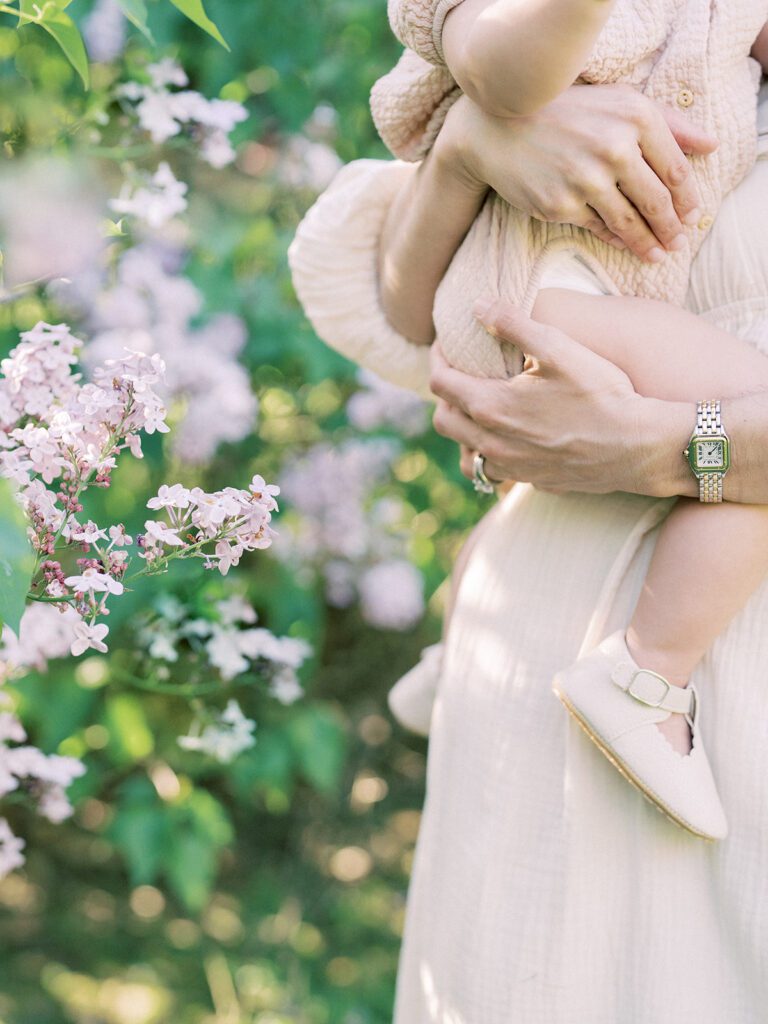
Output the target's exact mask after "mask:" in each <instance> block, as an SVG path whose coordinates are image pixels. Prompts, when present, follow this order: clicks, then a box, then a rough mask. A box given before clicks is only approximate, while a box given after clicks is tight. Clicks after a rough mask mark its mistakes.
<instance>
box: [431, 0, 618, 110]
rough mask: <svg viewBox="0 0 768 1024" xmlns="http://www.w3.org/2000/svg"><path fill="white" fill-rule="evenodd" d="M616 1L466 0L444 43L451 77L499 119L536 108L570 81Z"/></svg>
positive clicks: (456, 9)
mask: <svg viewBox="0 0 768 1024" xmlns="http://www.w3.org/2000/svg"><path fill="white" fill-rule="evenodd" d="M612 7H613V0H463V2H461V3H459V5H458V6H456V7H454V8H453V10H451V12H450V13H449V15H448V17H447V18H446V20H445V24H444V26H443V34H442V45H443V53H444V56H445V60H446V63H447V65H448V68H449V70H450V71H451V74H452V75H453V77H454V78H455V79H456V81H457V82H458V83H459V85H460V86H461V88H462V89H463V90H464V92H465V93H466V94H467V95H468V96H470V97H471V98H472V99H473V100H474V101H475V102H476V103H477V104H478V105H479V106H481V107H482V108H483V109H484V110H486V111H488V113H490V114H495V115H496V116H498V117H515V116H519V115H527V114H532V113H535V111H537V110H538V109H540V108H541V107H543V106H545V105H546V104H547V103H550V102H551V101H552V100H553V99H555V97H556V96H559V95H560V93H561V92H563V91H564V90H565V89H567V88H568V86H570V85H572V84H573V82H574V81H575V80H576V79H577V78H578V76H579V74H580V72H581V69H582V68H583V67H584V64H585V61H586V59H587V57H588V56H589V54H590V52H591V51H592V47H593V45H594V42H595V40H596V39H597V36H598V35H599V33H600V30H601V29H602V27H603V25H604V24H605V22H606V21H607V19H608V16H609V14H610V12H611V8H612Z"/></svg>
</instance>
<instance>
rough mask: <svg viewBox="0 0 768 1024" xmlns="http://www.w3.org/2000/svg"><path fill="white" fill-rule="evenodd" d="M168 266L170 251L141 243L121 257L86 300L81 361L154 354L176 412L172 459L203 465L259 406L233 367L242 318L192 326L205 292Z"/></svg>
mask: <svg viewBox="0 0 768 1024" xmlns="http://www.w3.org/2000/svg"><path fill="white" fill-rule="evenodd" d="M167 263H168V254H167V253H165V252H163V251H162V249H161V248H160V247H159V246H158V245H157V244H153V243H149V242H145V243H143V244H142V245H140V246H137V247H135V248H133V249H131V250H129V251H128V252H127V253H126V254H125V255H124V256H123V257H122V258H121V260H120V263H119V265H118V268H117V275H116V281H115V283H114V285H113V286H112V287H111V288H108V289H106V290H103V291H101V292H98V293H96V294H94V295H93V296H92V301H88V296H87V295H84V296H83V299H84V301H85V303H86V305H87V306H88V308H89V310H90V326H91V328H92V333H93V337H92V340H91V342H90V344H89V345H88V347H87V349H86V350H85V352H84V356H83V359H84V364H85V366H86V368H90V367H92V366H94V365H96V364H97V363H100V362H103V361H104V359H108V358H114V357H115V356H116V355H117V354H119V353H121V352H122V351H123V350H124V349H125V348H126V347H129V348H140V349H141V350H142V351H145V352H154V353H156V354H158V355H159V356H160V357H161V358H162V360H163V362H164V364H165V376H164V381H163V384H162V385H161V393H162V394H163V396H164V397H165V398H166V399H167V401H168V403H169V405H174V406H176V407H178V408H179V410H180V412H179V413H177V414H176V418H175V420H174V424H173V437H172V441H171V443H172V446H173V451H174V454H176V455H177V456H178V457H180V458H181V459H183V460H184V461H185V462H187V463H192V464H201V463H204V462H207V461H209V460H210V459H211V458H212V456H213V455H214V453H215V451H216V449H217V448H218V447H219V446H220V445H221V444H222V443H226V442H236V441H240V440H242V439H243V438H244V437H247V436H248V434H249V433H250V432H251V430H252V429H253V425H254V423H255V421H256V416H257V413H258V402H257V399H256V396H255V395H254V393H253V389H252V387H251V381H250V377H249V375H248V373H247V371H246V370H245V368H244V367H243V366H242V365H240V363H239V362H238V355H239V354H240V352H241V351H242V349H243V348H244V346H245V342H246V330H245V325H244V323H243V321H242V320H240V319H239V318H238V317H236V316H233V315H231V314H226V313H221V314H217V315H216V316H214V317H212V318H211V319H210V320H209V321H208V323H207V324H206V325H204V326H202V327H194V328H192V327H190V321H191V320H192V319H193V318H195V317H197V316H198V315H199V313H200V311H201V309H202V305H203V299H202V295H201V294H200V293H199V292H198V291H197V289H196V288H195V287H194V285H193V284H192V283H191V282H190V281H189V280H187V279H186V278H184V277H181V276H179V275H178V274H176V273H170V272H169V271H168V269H167ZM174 399H180V400H181V401H178V402H174V401H173V400H174ZM222 409H225V410H226V415H222V414H221V412H222Z"/></svg>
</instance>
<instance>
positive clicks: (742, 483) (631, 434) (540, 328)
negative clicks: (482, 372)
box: [430, 301, 768, 504]
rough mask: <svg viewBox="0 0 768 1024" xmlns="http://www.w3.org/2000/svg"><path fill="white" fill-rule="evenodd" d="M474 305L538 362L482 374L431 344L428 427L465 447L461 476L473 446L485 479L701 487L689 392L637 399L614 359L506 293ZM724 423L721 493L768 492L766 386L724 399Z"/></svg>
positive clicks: (685, 490)
mask: <svg viewBox="0 0 768 1024" xmlns="http://www.w3.org/2000/svg"><path fill="white" fill-rule="evenodd" d="M477 312H478V314H479V315H480V318H481V320H482V322H483V324H484V325H485V326H486V328H487V329H488V330H490V331H491V332H492V333H493V334H494V335H495V336H496V337H498V338H499V339H500V340H501V341H506V342H509V343H510V344H512V345H516V346H518V347H519V348H521V349H522V350H523V351H524V352H526V353H528V354H529V355H531V356H532V357H533V359H534V360H535V365H534V367H533V368H532V369H530V370H527V371H526V372H524V373H521V374H519V375H518V376H517V377H513V378H511V379H510V380H482V379H480V378H476V377H471V376H468V375H467V374H463V373H460V372H459V371H458V370H454V369H453V368H452V367H450V366H448V364H447V363H446V362H445V359H444V358H443V357H442V355H441V353H440V350H439V347H438V346H437V345H435V346H433V348H432V374H431V378H430V387H431V388H432V391H433V392H434V394H435V395H437V397H438V402H437V408H436V410H435V416H434V422H435V428H436V429H437V431H438V432H439V433H440V434H443V435H445V436H446V437H450V438H451V439H453V440H454V441H457V442H458V443H459V444H460V445H462V446H463V454H462V470H463V472H464V473H465V475H466V476H468V477H471V476H472V453H473V452H476V451H480V452H482V453H483V454H484V455H485V456H486V459H487V462H486V472H487V473H488V475H489V476H490V477H491V478H492V479H497V480H506V479H511V480H521V481H526V482H530V483H532V484H534V485H535V486H536V487H539V488H540V489H542V490H548V491H557V492H561V491H584V492H589V493H595V494H607V493H609V492H611V491H627V492H629V493H633V494H647V495H653V496H657V497H674V496H676V495H687V496H689V497H695V496H696V495H697V494H698V484H697V481H696V480H695V478H694V477H693V474H692V473H691V471H690V468H689V467H688V463H687V461H686V460H685V459H684V458H683V455H682V452H683V449H684V448H685V447H686V445H687V443H688V439H689V437H690V436H691V433H692V430H693V427H694V424H695V422H696V407H695V405H694V404H693V403H692V402H666V401H659V400H656V399H651V398H641V397H640V395H638V394H637V393H636V392H635V391H634V389H633V387H632V385H631V383H630V381H629V378H628V377H627V376H626V374H625V373H624V372H623V371H622V370H620V369H619V368H618V367H617V366H615V365H614V364H613V363H611V362H609V361H608V360H606V359H603V358H602V357H601V356H598V355H596V354H595V353H594V352H591V351H590V350H589V349H587V348H585V347H584V346H583V345H580V344H579V343H578V342H576V341H574V340H573V339H571V338H569V337H568V336H567V335H566V334H564V333H563V332H562V331H560V330H558V329H557V328H555V327H550V326H547V325H544V324H539V323H536V322H535V321H533V320H530V319H528V317H526V316H524V315H523V314H522V313H521V312H520V311H519V310H517V309H515V308H514V307H512V306H510V305H509V304H508V303H505V302H501V301H499V302H495V303H492V304H489V305H487V306H486V307H485V308H482V307H481V304H478V308H477ZM723 423H724V426H725V428H726V430H727V431H728V434H729V435H730V438H731V445H732V450H733V456H734V457H733V461H732V464H731V468H730V470H729V471H728V475H727V477H726V481H725V494H726V498H727V499H728V500H729V501H736V502H745V503H758V504H765V503H768V393H766V392H757V393H755V394H751V395H745V396H743V397H740V398H730V399H728V400H727V401H724V402H723Z"/></svg>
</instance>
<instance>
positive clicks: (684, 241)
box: [667, 235, 688, 252]
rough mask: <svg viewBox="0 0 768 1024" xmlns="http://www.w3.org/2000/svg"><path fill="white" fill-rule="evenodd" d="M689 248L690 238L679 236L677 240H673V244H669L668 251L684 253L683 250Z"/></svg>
mask: <svg viewBox="0 0 768 1024" xmlns="http://www.w3.org/2000/svg"><path fill="white" fill-rule="evenodd" d="M687 248H688V238H687V237H686V235H678V236H677V237H676V238H673V239H672V241H671V242H668V243H667V249H669V251H670V252H682V251H683V249H687Z"/></svg>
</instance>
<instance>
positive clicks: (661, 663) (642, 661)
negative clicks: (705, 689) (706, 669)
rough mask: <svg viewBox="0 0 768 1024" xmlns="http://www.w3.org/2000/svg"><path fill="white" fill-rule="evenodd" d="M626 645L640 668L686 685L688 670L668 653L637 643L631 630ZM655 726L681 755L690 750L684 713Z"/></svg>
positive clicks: (689, 736)
mask: <svg viewBox="0 0 768 1024" xmlns="http://www.w3.org/2000/svg"><path fill="white" fill-rule="evenodd" d="M626 640H627V647H628V648H629V651H630V654H631V655H632V657H633V658H634V659H635V661H636V662H637V664H638V665H639V666H640V667H641V668H647V669H650V671H651V672H658V674H659V675H660V676H663V677H664V678H665V679H666V680H668V682H670V683H671V684H672V685H673V686H679V687H681V688H685V687H686V686H687V685H688V672H686V671H685V670H684V669H681V667H680V666H679V665H676V664H675V662H674V658H671V657H670V656H669V655H660V654H659V653H658V652H657V651H650V650H647V649H645V648H643V646H642V645H641V644H640V643H638V641H637V638H636V637H635V636H633V634H632V630H631V629H630V630H629V631H628V632H627V637H626ZM656 728H657V729H658V730H659V732H660V733H661V734H662V736H664V738H665V739H666V740H667V742H668V743H669V745H670V746H671V747H672V749H673V750H675V751H676V752H677V753H678V754H681V755H682V756H683V757H684V756H685V755H686V754H690V752H691V727H690V725H689V724H688V722H687V721H686V718H685V715H679V714H675V713H674V712H673V713H672V714H670V715H669V717H668V718H665V719H664V721H663V722H657V723H656Z"/></svg>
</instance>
